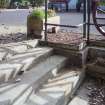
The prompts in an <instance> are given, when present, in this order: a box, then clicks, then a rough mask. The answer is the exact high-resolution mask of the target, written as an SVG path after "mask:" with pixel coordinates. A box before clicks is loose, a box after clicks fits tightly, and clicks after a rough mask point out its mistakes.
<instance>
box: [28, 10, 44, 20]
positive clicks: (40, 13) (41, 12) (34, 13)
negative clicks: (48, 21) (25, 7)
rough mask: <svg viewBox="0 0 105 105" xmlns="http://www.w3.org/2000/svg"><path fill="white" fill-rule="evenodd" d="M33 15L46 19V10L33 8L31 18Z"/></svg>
mask: <svg viewBox="0 0 105 105" xmlns="http://www.w3.org/2000/svg"><path fill="white" fill-rule="evenodd" d="M33 17H34V18H37V19H41V20H42V19H44V17H45V14H44V11H43V10H41V9H36V10H33V11H32V13H31V14H30V18H33Z"/></svg>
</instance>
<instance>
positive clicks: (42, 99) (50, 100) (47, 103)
mask: <svg viewBox="0 0 105 105" xmlns="http://www.w3.org/2000/svg"><path fill="white" fill-rule="evenodd" d="M76 72H77V73H76ZM82 72H83V71H73V70H71V71H70V69H69V71H66V69H64V72H63V73H60V74H59V73H58V74H59V75H57V76H56V77H53V78H52V79H49V80H48V82H47V83H46V84H44V85H43V86H42V88H40V89H39V91H38V92H36V93H35V92H33V93H32V94H31V96H30V97H29V99H28V100H27V101H26V103H24V104H23V105H66V104H67V102H68V101H69V98H70V95H71V93H72V91H74V90H73V89H75V87H76V86H77V84H78V81H79V78H82V77H79V76H81V74H82Z"/></svg>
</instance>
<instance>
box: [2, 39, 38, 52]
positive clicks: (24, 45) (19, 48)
mask: <svg viewBox="0 0 105 105" xmlns="http://www.w3.org/2000/svg"><path fill="white" fill-rule="evenodd" d="M38 42H39V40H37V39H35V40H27V41H23V42H17V43H9V44H3V45H0V47H5V48H8V49H10V50H13V51H15V52H23V51H26V50H28V49H30V48H35V47H37V46H38Z"/></svg>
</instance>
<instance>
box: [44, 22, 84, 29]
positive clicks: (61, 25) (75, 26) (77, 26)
mask: <svg viewBox="0 0 105 105" xmlns="http://www.w3.org/2000/svg"><path fill="white" fill-rule="evenodd" d="M46 24H47V25H50V26H60V27H68V28H79V27H81V26H83V25H84V24H86V23H82V24H78V25H63V24H52V23H46Z"/></svg>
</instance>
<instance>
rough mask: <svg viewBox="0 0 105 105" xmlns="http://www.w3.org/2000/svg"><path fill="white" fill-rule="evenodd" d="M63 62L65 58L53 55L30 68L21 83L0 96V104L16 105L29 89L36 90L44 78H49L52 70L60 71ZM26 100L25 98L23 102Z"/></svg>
mask: <svg viewBox="0 0 105 105" xmlns="http://www.w3.org/2000/svg"><path fill="white" fill-rule="evenodd" d="M65 61H66V57H63V56H56V55H55V56H51V57H49V58H48V59H47V60H45V61H43V62H41V63H40V64H38V65H37V66H35V67H34V68H32V70H30V71H29V72H27V73H25V74H24V75H23V76H21V77H20V80H21V81H20V82H18V83H16V86H15V87H13V88H11V89H9V90H7V91H5V92H3V93H2V94H0V102H5V101H10V104H13V103H14V104H16V102H18V100H19V99H20V98H23V97H22V96H23V95H24V94H26V93H25V92H26V91H27V90H28V89H29V88H30V87H32V89H36V88H37V87H38V85H40V83H42V82H43V81H44V80H45V78H46V79H48V78H49V73H51V71H52V70H53V69H55V68H56V69H60V68H61V67H62V64H63V63H64V62H65ZM47 77H48V78H47ZM11 84H13V83H10V84H9V85H11ZM4 88H5V87H4ZM2 89H3V88H2ZM29 93H30V92H29ZM28 95H29V94H28ZM28 95H26V96H28ZM26 99H27V97H26V98H25V99H24V100H26ZM20 100H21V99H20ZM24 100H23V101H24ZM7 105H8V104H7Z"/></svg>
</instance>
